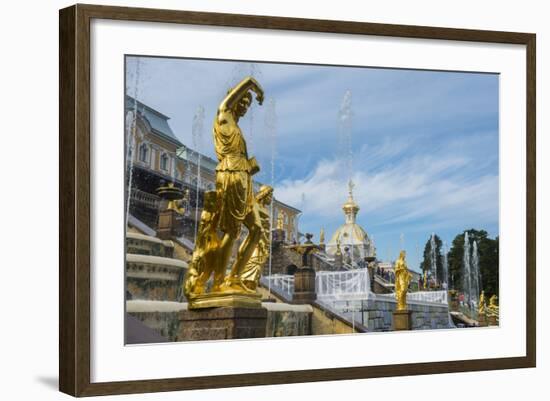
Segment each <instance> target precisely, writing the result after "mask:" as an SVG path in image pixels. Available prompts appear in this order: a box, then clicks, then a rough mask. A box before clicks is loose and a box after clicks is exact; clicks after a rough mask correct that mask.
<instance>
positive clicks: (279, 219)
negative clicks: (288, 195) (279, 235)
mask: <svg viewBox="0 0 550 401" xmlns="http://www.w3.org/2000/svg"><path fill="white" fill-rule="evenodd" d="M284 222H285V212H284V211H283V210H279V214H278V216H277V230H283V229H284Z"/></svg>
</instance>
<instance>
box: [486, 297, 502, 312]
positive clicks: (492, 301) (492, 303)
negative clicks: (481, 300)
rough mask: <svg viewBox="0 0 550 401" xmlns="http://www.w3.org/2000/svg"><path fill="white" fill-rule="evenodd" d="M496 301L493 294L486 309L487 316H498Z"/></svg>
mask: <svg viewBox="0 0 550 401" xmlns="http://www.w3.org/2000/svg"><path fill="white" fill-rule="evenodd" d="M497 299H498V297H497V296H496V295H495V294H493V295H491V298H489V306H488V307H487V310H488V312H489V315H492V316H498V310H499V307H498V305H497Z"/></svg>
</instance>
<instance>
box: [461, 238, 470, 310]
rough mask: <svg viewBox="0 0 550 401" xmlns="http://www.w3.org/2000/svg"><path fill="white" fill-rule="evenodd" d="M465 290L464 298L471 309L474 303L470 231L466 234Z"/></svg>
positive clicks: (464, 260)
mask: <svg viewBox="0 0 550 401" xmlns="http://www.w3.org/2000/svg"><path fill="white" fill-rule="evenodd" d="M463 268H464V277H463V290H464V298H465V301H466V302H467V305H468V306H470V307H471V302H472V274H471V271H470V239H469V238H468V231H466V232H465V233H464V258H463Z"/></svg>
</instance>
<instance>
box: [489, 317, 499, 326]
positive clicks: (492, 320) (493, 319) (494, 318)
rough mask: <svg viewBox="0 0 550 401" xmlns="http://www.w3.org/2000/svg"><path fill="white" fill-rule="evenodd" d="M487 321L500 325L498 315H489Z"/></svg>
mask: <svg viewBox="0 0 550 401" xmlns="http://www.w3.org/2000/svg"><path fill="white" fill-rule="evenodd" d="M487 322H488V323H489V326H498V319H497V315H489V316H487Z"/></svg>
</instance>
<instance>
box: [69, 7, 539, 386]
mask: <svg viewBox="0 0 550 401" xmlns="http://www.w3.org/2000/svg"><path fill="white" fill-rule="evenodd" d="M94 18H98V19H110V20H126V21H142V22H162V23H173V24H178V23H181V24H192V25H204V26H218V27H240V28H258V29H264V28H266V29H275V30H288V31H309V32H324V33H342V34H354V35H374V36H391V37H400V38H419V39H438V40H450V41H470V42H486V43H500V44H517V45H524V46H526V54H527V58H526V60H525V63H526V71H527V82H526V88H527V93H526V99H527V109H526V110H527V120H526V121H525V124H526V133H527V135H526V140H527V177H526V182H527V192H526V195H525V196H526V204H527V216H526V220H527V227H526V237H527V238H526V239H527V241H526V255H527V258H526V261H525V263H526V266H527V268H526V272H527V276H526V285H527V287H526V294H527V299H526V326H525V332H526V355H525V356H524V357H510V358H493V359H476V360H461V361H441V362H430V363H410V364H401V365H381V366H366V367H344V368H330V369H315V370H295V371H280V372H257V373H250V374H229V375H222V376H201V377H187V378H186V377H181V378H170V379H155V380H135V381H121V382H101V383H92V382H91V380H90V362H91V353H90V344H91V335H90V256H91V250H90V211H91V205H90V199H91V197H90V173H91V171H90V139H91V138H90V21H91V20H92V19H94ZM59 29H60V36H59V46H60V53H59V57H60V64H59V65H60V68H59V91H60V102H59V124H60V132H59V135H60V142H59V151H60V165H59V167H60V168H59V180H60V186H59V219H60V220H59V225H60V236H59V252H60V265H59V322H60V323H59V359H60V360H59V388H60V391H62V392H64V393H67V394H70V395H73V396H94V395H105V394H123V393H144V392H155V391H173V390H188V389H206V388H220V387H236V386H251V385H265V384H282V383H299V382H315V381H326V380H347V379H363V378H375V377H390V376H401V375H420V374H434V373H450V372H466V371H480V370H494V369H511V368H527V367H534V366H535V364H536V306H535V300H536V265H535V250H536V220H535V219H536V184H535V177H536V175H535V169H536V165H535V159H536V154H535V119H536V105H535V98H536V94H535V73H536V71H535V65H536V62H535V48H536V44H535V43H536V37H535V35H534V34H530V33H513V32H495V31H482V30H467V29H450V28H435V27H421V26H405V25H389V24H373V23H363V22H349V21H329V20H313V19H300V18H283V17H268V16H253V15H236V14H219V13H203V12H191V11H173V10H156V9H142V8H126V7H109V6H96V5H74V6H72V7H68V8H65V9H62V10H60V15H59Z"/></svg>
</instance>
